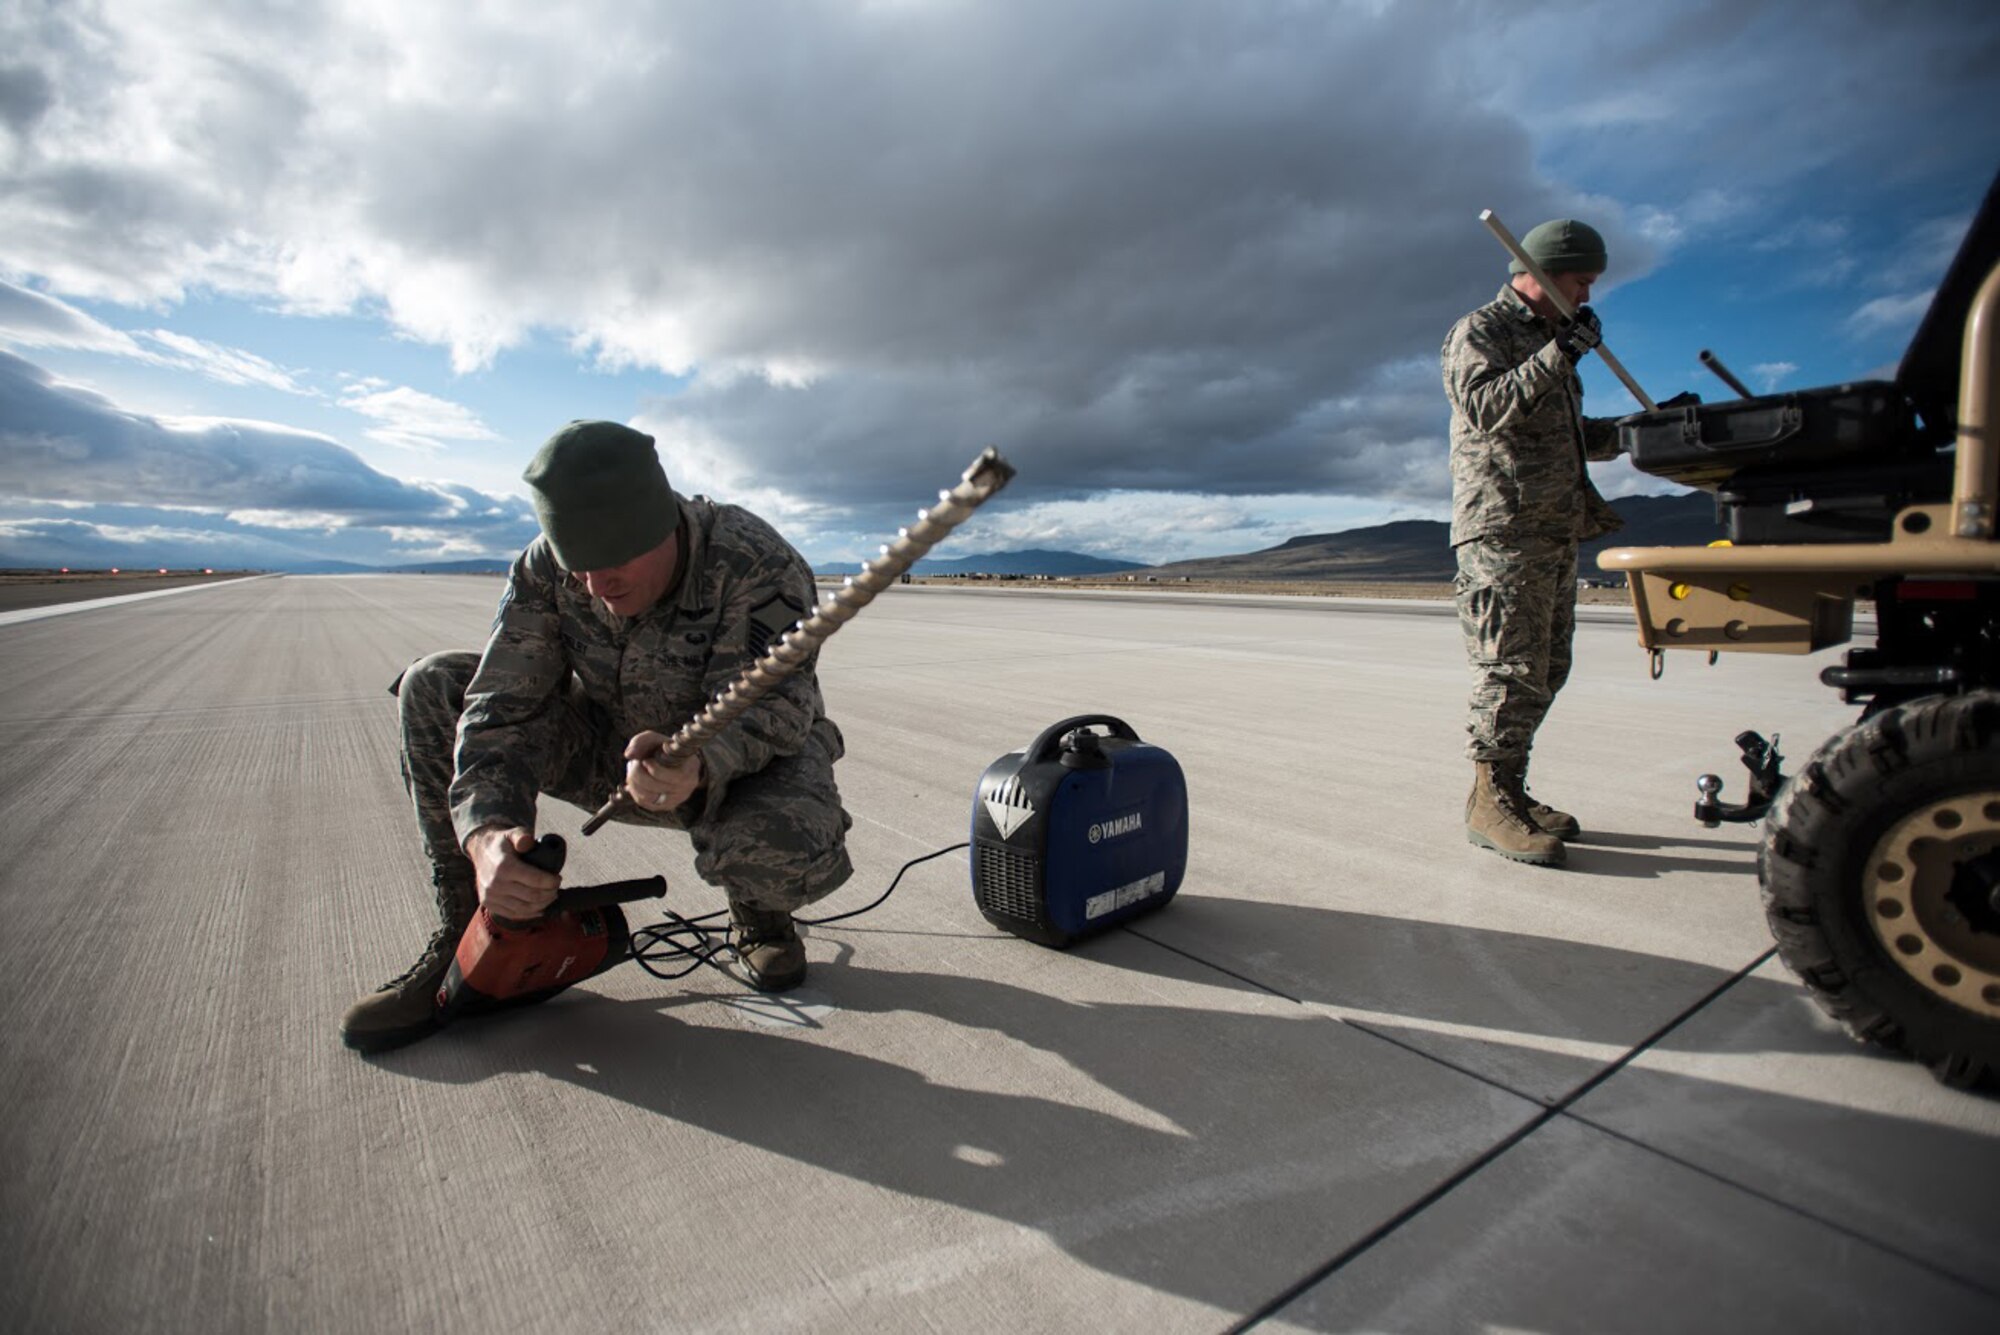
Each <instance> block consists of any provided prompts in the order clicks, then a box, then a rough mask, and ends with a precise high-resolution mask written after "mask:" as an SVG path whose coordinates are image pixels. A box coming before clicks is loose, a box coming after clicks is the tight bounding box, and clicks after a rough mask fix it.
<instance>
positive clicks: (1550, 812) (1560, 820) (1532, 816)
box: [1521, 765, 1583, 842]
mask: <svg viewBox="0 0 2000 1335" xmlns="http://www.w3.org/2000/svg"><path fill="white" fill-rule="evenodd" d="M1521 792H1522V795H1523V796H1525V797H1527V799H1528V819H1529V820H1532V821H1533V822H1535V824H1537V825H1539V826H1541V827H1542V828H1543V829H1544V830H1547V831H1548V832H1549V833H1550V834H1552V835H1554V836H1555V837H1556V838H1558V839H1561V840H1563V841H1564V842H1568V841H1569V840H1571V839H1574V838H1576V837H1577V836H1578V835H1580V834H1582V833H1583V826H1581V825H1579V824H1578V823H1577V819H1576V817H1574V816H1572V815H1570V814H1569V813H1568V812H1567V811H1557V810H1556V809H1555V808H1554V807H1552V806H1550V805H1549V804H1548V803H1546V802H1537V801H1536V800H1535V798H1534V795H1533V794H1532V793H1529V792H1528V767H1527V766H1525V765H1523V766H1522V767H1521Z"/></svg>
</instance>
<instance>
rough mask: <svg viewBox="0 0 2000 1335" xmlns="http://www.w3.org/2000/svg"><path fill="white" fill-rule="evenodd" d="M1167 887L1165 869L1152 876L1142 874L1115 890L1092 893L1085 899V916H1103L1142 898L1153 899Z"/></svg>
mask: <svg viewBox="0 0 2000 1335" xmlns="http://www.w3.org/2000/svg"><path fill="white" fill-rule="evenodd" d="M1166 888H1167V874H1166V873H1165V872H1163V871H1156V872H1154V873H1153V874H1152V875H1151V876H1142V877H1140V878H1139V879H1138V880H1136V881H1132V882H1130V883H1129V884H1126V885H1121V886H1119V887H1118V888H1117V889H1115V890H1106V891H1105V892H1104V893H1103V894H1100V895H1092V896H1091V897H1090V898H1089V899H1086V900H1084V901H1083V916H1084V917H1085V918H1086V919H1088V918H1102V917H1103V916H1104V915H1105V914H1107V913H1111V912H1114V911H1115V910H1118V909H1122V908H1124V907H1125V906H1126V905H1128V904H1136V903H1138V902H1139V901H1140V900H1142V899H1151V898H1152V897H1153V896H1154V895H1157V894H1159V893H1160V892H1161V891H1163V890H1165V889H1166Z"/></svg>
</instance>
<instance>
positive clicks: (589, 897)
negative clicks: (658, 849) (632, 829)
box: [549, 875, 667, 913]
mask: <svg viewBox="0 0 2000 1335" xmlns="http://www.w3.org/2000/svg"><path fill="white" fill-rule="evenodd" d="M666 893H667V878H666V877H664V876H660V875H653V876H641V877H639V878H637V879H636V880H630V881H607V882H605V883H604V884H603V885H579V886H575V887H573V888H571V889H568V890H558V891H557V892H556V902H555V903H553V904H551V905H549V912H550V913H577V912H580V911H582V910H584V909H602V908H609V907H611V906H612V905H613V904H630V903H632V902H633V901H635V900H640V899H658V898H660V897H661V896H662V895H664V894H666Z"/></svg>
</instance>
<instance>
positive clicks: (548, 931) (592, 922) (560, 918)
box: [437, 834, 667, 1023]
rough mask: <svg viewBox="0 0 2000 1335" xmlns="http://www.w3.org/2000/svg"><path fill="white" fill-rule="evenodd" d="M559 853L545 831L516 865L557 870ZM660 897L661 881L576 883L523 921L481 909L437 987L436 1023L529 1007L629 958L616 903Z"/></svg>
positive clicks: (628, 938) (558, 841)
mask: <svg viewBox="0 0 2000 1335" xmlns="http://www.w3.org/2000/svg"><path fill="white" fill-rule="evenodd" d="M567 851H568V849H567V847H566V846H565V845H564V843H563V840H562V836H561V835H556V834H545V835H543V836H542V837H541V839H540V840H538V841H537V842H536V844H535V846H534V848H532V849H530V850H529V851H528V852H526V853H524V854H522V855H521V860H522V861H524V862H526V863H528V864H529V865H531V866H535V867H540V868H541V869H542V870H543V871H561V870H562V865H563V858H564V856H565V854H566V853H567ZM666 893H667V881H666V878H665V877H664V876H647V877H642V878H640V879H639V880H635V881H611V882H609V883H607V884H604V885H580V886H576V887H574V888H571V889H565V890H559V891H557V892H556V900H555V903H553V904H551V905H550V906H549V907H548V910H547V911H546V912H545V913H543V914H542V916H541V917H539V918H536V919H533V920H532V921H529V922H513V921H510V920H509V919H506V918H496V917H494V916H493V915H492V914H491V913H489V912H488V911H487V909H486V906H485V905H484V904H481V905H480V906H479V910H478V912H476V913H474V914H473V915H472V922H471V924H470V925H469V926H467V927H466V929H465V935H464V936H462V937H460V938H459V941H458V951H457V954H456V955H455V956H454V957H453V958H452V962H451V968H450V970H449V971H448V972H447V973H446V974H445V978H444V982H443V984H441V985H440V986H439V987H438V994H437V1014H438V1019H439V1021H440V1022H446V1023H448V1022H450V1021H452V1020H456V1019H459V1018H461V1017H464V1016H467V1015H480V1014H484V1013H486V1012H489V1011H496V1010H506V1009H509V1008H511V1007H515V1006H532V1005H534V1004H535V1003H536V1002H541V1001H547V1000H548V999H549V998H550V997H553V996H555V995H556V994H557V993H558V992H561V991H562V990H563V989H564V988H567V987H569V986H571V985H572V984H575V983H578V982H581V981H582V980H583V979H585V978H589V977H591V976H592V975H593V974H600V973H603V972H604V971H605V970H606V969H609V968H611V967H612V966H613V965H615V964H618V963H620V962H622V961H623V960H625V959H626V958H627V957H628V956H629V955H630V954H631V945H632V934H631V932H630V930H629V929H628V928H627V927H626V925H625V914H624V912H623V911H622V910H620V909H619V907H618V906H619V905H620V904H629V903H631V902H633V901H634V900H639V899H658V898H659V897H660V896H662V895H664V894H666Z"/></svg>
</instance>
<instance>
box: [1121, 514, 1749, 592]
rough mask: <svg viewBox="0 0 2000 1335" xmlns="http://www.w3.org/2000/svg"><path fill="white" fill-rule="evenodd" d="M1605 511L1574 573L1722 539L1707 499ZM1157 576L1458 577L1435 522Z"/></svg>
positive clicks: (1403, 524) (1185, 566) (1316, 536)
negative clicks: (1614, 556) (1607, 527)
mask: <svg viewBox="0 0 2000 1335" xmlns="http://www.w3.org/2000/svg"><path fill="white" fill-rule="evenodd" d="M1611 508H1612V509H1614V510H1616V511H1617V512H1618V513H1619V515H1620V516H1621V517H1623V519H1624V520H1625V527H1624V528H1622V529H1619V530H1618V531H1617V532H1616V533H1614V534H1611V535H1610V536H1609V537H1604V538H1598V539H1596V540H1595V541H1592V542H1588V543H1585V544H1584V546H1583V550H1582V552H1581V553H1580V554H1579V558H1578V562H1577V569H1578V572H1579V573H1580V574H1595V573H1597V553H1598V552H1600V551H1602V550H1604V549H1605V548H1607V547H1669V546H1689V545H1692V546H1697V547H1699V546H1703V545H1705V544H1707V543H1710V542H1713V541H1715V540H1716V539H1717V538H1720V537H1722V536H1723V532H1722V528H1721V526H1720V525H1718V524H1717V523H1716V522H1715V498H1714V497H1713V496H1710V495H1708V494H1707V493H1705V492H1689V493H1687V494H1686V495H1682V496H1627V497H1625V498H1624V499H1622V500H1617V501H1613V502H1612V503H1611ZM1144 573H1145V574H1147V575H1153V576H1158V577H1160V578H1163V579H1165V578H1173V579H1180V578H1182V577H1185V578H1188V579H1205V580H1263V581H1278V580H1341V581H1351V582H1357V583H1404V582H1408V583H1446V582H1448V581H1450V580H1451V578H1452V577H1453V576H1454V575H1456V574H1457V573H1458V564H1457V560H1456V558H1454V557H1453V555H1452V550H1451V525H1450V524H1447V523H1446V522H1444V521H1443V520H1441V519H1401V520H1397V521H1396V522H1394V523H1390V524H1376V525H1373V526H1372V527H1369V528H1353V529H1348V530H1346V531H1345V532H1341V533H1313V534H1309V535H1307V536H1305V537H1301V538H1292V539H1290V540H1289V541H1287V542H1283V543H1280V544H1279V545H1278V546H1276V547H1271V548H1267V549H1266V550H1264V551H1261V552H1247V553H1245V554H1243V555H1241V556H1211V557H1204V558H1202V559H1200V560H1195V561H1175V562H1172V563H1171V564H1168V565H1163V566H1154V567H1152V568H1150V569H1148V570H1147V571H1145V572H1144Z"/></svg>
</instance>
